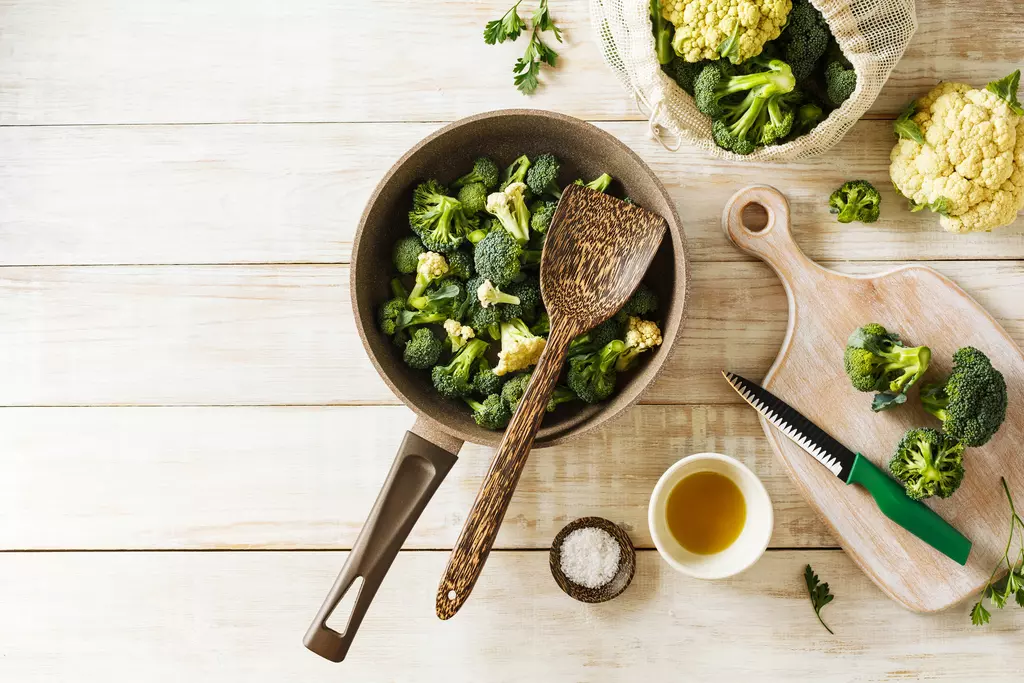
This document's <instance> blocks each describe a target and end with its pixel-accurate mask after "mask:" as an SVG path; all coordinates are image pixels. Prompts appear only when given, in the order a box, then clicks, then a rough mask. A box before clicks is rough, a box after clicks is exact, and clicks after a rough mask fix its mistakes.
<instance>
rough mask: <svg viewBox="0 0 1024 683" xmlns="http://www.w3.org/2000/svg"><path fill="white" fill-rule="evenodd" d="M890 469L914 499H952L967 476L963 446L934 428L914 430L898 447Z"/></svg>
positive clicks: (904, 436)
mask: <svg viewBox="0 0 1024 683" xmlns="http://www.w3.org/2000/svg"><path fill="white" fill-rule="evenodd" d="M889 471H890V472H892V475H893V476H894V477H896V479H897V481H899V482H900V483H901V484H903V488H904V489H906V492H907V496H908V497H909V498H912V499H913V500H921V499H922V498H931V497H932V496H938V497H939V498H949V497H950V496H951V495H953V493H954V492H955V491H956V490H957V488H959V487H960V483H961V482H962V481H963V479H964V445H963V444H962V443H960V442H959V441H957V440H956V439H955V438H953V437H952V436H950V435H948V434H943V433H942V432H939V431H938V430H935V429H930V428H927V427H925V428H923V429H911V430H909V431H908V432H907V433H906V434H904V435H903V438H902V439H901V440H900V442H899V444H898V445H897V446H896V452H895V454H894V455H893V457H892V460H890V461H889Z"/></svg>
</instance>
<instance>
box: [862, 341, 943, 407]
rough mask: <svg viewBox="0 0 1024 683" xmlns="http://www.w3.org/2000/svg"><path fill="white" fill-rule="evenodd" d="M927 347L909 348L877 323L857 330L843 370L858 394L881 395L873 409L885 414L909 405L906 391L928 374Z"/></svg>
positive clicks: (928, 354)
mask: <svg viewBox="0 0 1024 683" xmlns="http://www.w3.org/2000/svg"><path fill="white" fill-rule="evenodd" d="M931 357H932V352H931V350H930V349H929V348H928V347H927V346H916V347H913V348H908V347H906V346H903V344H902V343H901V342H900V340H899V337H897V336H896V335H895V334H891V333H889V332H888V331H887V330H886V329H885V328H884V327H882V326H881V325H879V324H878V323H868V324H867V325H864V326H863V327H859V328H857V329H856V330H855V331H854V332H853V334H851V335H850V338H849V339H848V340H847V342H846V350H845V352H844V354H843V366H844V367H845V369H846V375H847V377H849V378H850V382H851V383H852V384H853V388H854V389H856V390H857V391H878V392H881V393H880V394H879V396H876V397H875V402H874V403H872V405H871V409H872V410H874V411H875V412H878V411H880V410H886V409H888V408H892V407H894V406H896V405H899V404H901V403H905V402H906V394H907V390H908V389H910V387H911V386H913V384H914V383H915V382H917V380H919V379H920V378H921V376H922V375H924V373H925V371H927V370H928V364H929V363H930V362H931Z"/></svg>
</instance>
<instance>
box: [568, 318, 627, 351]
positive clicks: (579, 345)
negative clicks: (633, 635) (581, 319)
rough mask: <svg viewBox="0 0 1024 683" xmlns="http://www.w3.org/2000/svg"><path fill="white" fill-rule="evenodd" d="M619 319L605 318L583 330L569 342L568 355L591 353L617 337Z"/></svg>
mask: <svg viewBox="0 0 1024 683" xmlns="http://www.w3.org/2000/svg"><path fill="white" fill-rule="evenodd" d="M619 328H620V324H619V321H617V320H615V319H614V318H610V319H608V320H605V321H604V322H603V323H601V324H600V325H598V326H597V327H595V328H593V329H591V330H589V331H587V332H584V333H583V334H581V335H579V336H578V337H576V338H575V339H573V340H572V341H571V342H570V343H569V351H568V353H567V354H566V355H567V356H568V357H572V356H579V355H583V354H587V353H593V352H594V351H598V350H600V349H602V348H604V347H605V346H606V345H607V344H608V342H611V341H614V340H615V339H618V338H619Z"/></svg>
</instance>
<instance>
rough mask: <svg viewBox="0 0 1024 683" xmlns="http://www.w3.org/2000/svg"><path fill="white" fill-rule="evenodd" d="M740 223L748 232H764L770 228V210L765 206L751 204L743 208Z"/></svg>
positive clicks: (755, 203)
mask: <svg viewBox="0 0 1024 683" xmlns="http://www.w3.org/2000/svg"><path fill="white" fill-rule="evenodd" d="M740 222H741V224H742V225H743V229H744V230H747V231H748V232H753V233H758V232H763V231H764V229H765V228H767V227H768V209H766V208H765V207H764V204H759V203H757V202H750V203H749V204H747V205H746V206H744V207H743V211H742V213H741V218H740Z"/></svg>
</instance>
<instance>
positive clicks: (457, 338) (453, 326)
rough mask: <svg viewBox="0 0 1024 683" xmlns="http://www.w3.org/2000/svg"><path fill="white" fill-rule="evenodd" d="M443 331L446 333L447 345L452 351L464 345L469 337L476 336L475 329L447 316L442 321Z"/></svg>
mask: <svg viewBox="0 0 1024 683" xmlns="http://www.w3.org/2000/svg"><path fill="white" fill-rule="evenodd" d="M444 331H445V332H447V333H448V338H447V339H446V340H445V341H447V342H448V346H449V347H451V350H452V351H458V350H459V349H461V348H462V347H463V346H465V345H466V342H468V341H469V340H470V339H472V338H473V337H475V336H476V331H475V330H474V329H473V328H472V327H470V326H469V325H463V324H462V323H460V322H459V321H458V320H454V319H452V318H449V319H448V320H445V321H444Z"/></svg>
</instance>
